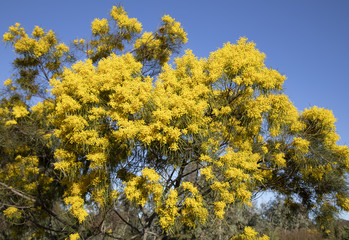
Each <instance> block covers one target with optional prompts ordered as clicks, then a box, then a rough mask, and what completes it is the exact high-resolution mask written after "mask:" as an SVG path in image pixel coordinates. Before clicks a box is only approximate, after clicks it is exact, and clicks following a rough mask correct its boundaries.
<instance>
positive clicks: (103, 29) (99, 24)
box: [91, 18, 109, 35]
mask: <svg viewBox="0 0 349 240" xmlns="http://www.w3.org/2000/svg"><path fill="white" fill-rule="evenodd" d="M91 28H92V33H93V34H94V35H103V34H106V33H108V32H109V24H108V20H107V19H105V18H103V19H98V18H96V19H95V20H93V22H92V24H91Z"/></svg>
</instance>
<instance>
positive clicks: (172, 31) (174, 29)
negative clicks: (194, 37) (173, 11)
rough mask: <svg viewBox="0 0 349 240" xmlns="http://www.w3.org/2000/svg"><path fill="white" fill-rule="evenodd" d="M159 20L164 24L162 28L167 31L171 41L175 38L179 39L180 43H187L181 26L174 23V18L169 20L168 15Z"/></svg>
mask: <svg viewBox="0 0 349 240" xmlns="http://www.w3.org/2000/svg"><path fill="white" fill-rule="evenodd" d="M161 20H162V21H163V22H164V27H165V28H166V29H167V31H168V35H169V36H170V38H171V40H174V39H176V38H177V39H180V41H181V42H183V43H186V42H187V41H188V39H187V33H186V32H185V31H184V30H183V28H182V27H181V24H180V23H179V22H176V21H175V19H174V18H171V17H170V16H169V15H165V16H163V17H162V19H161Z"/></svg>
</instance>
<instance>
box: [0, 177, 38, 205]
mask: <svg viewBox="0 0 349 240" xmlns="http://www.w3.org/2000/svg"><path fill="white" fill-rule="evenodd" d="M0 185H1V186H3V187H5V188H6V189H8V190H10V191H11V192H13V193H14V194H16V195H17V196H20V197H22V198H25V199H27V200H29V201H31V202H34V203H35V202H36V200H35V199H34V198H33V196H30V195H29V194H26V193H24V192H22V191H20V190H18V189H15V188H13V187H10V186H8V185H6V184H5V183H3V182H0Z"/></svg>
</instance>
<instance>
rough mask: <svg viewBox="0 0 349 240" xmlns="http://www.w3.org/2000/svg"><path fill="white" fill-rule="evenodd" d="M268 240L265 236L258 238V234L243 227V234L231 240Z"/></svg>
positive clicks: (251, 229) (249, 228)
mask: <svg viewBox="0 0 349 240" xmlns="http://www.w3.org/2000/svg"><path fill="white" fill-rule="evenodd" d="M269 239H270V238H269V237H268V236H266V235H263V236H262V237H258V233H257V232H256V231H255V230H254V229H253V228H251V227H245V229H244V233H242V234H241V235H238V236H235V237H233V238H232V239H231V240H269Z"/></svg>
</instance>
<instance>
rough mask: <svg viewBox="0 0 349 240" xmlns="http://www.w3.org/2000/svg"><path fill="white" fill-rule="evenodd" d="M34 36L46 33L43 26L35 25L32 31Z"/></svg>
mask: <svg viewBox="0 0 349 240" xmlns="http://www.w3.org/2000/svg"><path fill="white" fill-rule="evenodd" d="M32 35H33V37H36V38H39V37H42V36H44V35H45V32H44V30H43V29H42V28H40V27H39V26H35V28H34V30H33V32H32Z"/></svg>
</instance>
